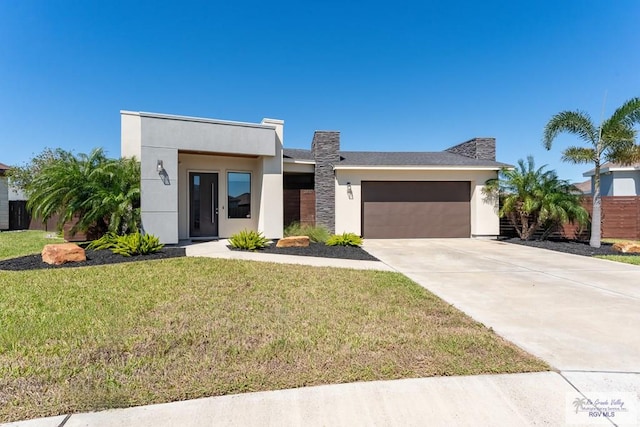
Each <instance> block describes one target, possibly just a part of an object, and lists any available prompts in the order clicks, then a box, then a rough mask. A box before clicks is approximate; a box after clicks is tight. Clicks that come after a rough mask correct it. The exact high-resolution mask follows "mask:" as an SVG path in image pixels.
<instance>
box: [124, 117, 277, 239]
mask: <svg viewBox="0 0 640 427" xmlns="http://www.w3.org/2000/svg"><path fill="white" fill-rule="evenodd" d="M121 121H122V124H121V125H122V129H121V138H122V140H121V152H122V155H123V156H126V157H131V156H135V157H137V158H139V160H140V166H141V186H140V190H141V210H142V225H143V227H144V229H145V231H146V232H148V233H151V234H154V235H156V236H158V237H159V238H160V240H161V241H162V242H163V243H169V244H174V243H178V241H179V239H186V238H188V237H189V226H188V221H189V217H188V215H189V211H188V206H189V203H188V197H189V191H188V182H189V181H188V173H189V171H199V172H217V173H218V174H219V176H218V180H219V183H218V187H219V188H218V195H219V200H218V208H219V227H218V232H219V236H220V237H229V236H230V235H232V234H233V233H236V232H237V231H240V230H242V229H245V228H247V229H258V230H259V231H262V232H263V233H264V234H265V236H266V237H269V238H279V237H282V221H283V219H282V218H283V212H282V210H283V206H282V205H283V202H282V136H283V130H282V128H283V126H284V123H283V122H282V121H279V120H269V119H265V121H264V122H263V124H252V123H239V122H225V121H219V120H209V119H198V118H192V117H180V116H166V115H160V114H151V113H135V112H130V111H123V112H121ZM158 161H162V165H163V172H162V173H159V172H158ZM230 171H233V172H251V193H252V195H251V197H252V200H251V205H252V207H251V211H252V212H251V218H247V219H244V218H243V219H229V218H227V214H226V212H227V206H226V205H227V175H226V174H227V172H230ZM265 176H266V178H265ZM265 200H267V201H268V202H265Z"/></svg>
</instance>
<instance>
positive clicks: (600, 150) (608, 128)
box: [543, 98, 640, 248]
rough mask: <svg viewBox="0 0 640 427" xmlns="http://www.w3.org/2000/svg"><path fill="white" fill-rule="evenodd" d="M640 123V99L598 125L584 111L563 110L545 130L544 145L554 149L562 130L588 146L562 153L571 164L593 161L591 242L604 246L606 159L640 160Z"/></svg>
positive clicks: (594, 244) (563, 158)
mask: <svg viewBox="0 0 640 427" xmlns="http://www.w3.org/2000/svg"><path fill="white" fill-rule="evenodd" d="M638 123H640V98H632V99H630V100H628V101H627V102H625V103H624V104H622V106H620V108H618V109H617V110H616V111H615V112H614V113H613V115H612V116H611V117H609V118H608V119H606V120H605V121H603V122H602V123H600V126H596V125H595V124H594V123H593V121H592V120H591V117H589V115H588V114H587V113H584V112H582V111H562V112H560V113H558V114H556V115H555V116H553V117H552V118H551V120H549V123H547V125H546V126H545V129H544V139H543V144H544V147H545V148H546V149H547V150H550V149H551V144H552V142H553V140H554V139H555V138H556V137H557V136H558V135H559V134H560V133H562V132H568V133H571V134H574V135H577V136H578V138H580V139H581V140H583V141H584V142H586V143H587V147H578V146H572V147H569V148H567V149H566V150H564V151H563V153H562V160H563V161H565V162H570V163H576V164H578V163H593V165H594V166H595V168H594V186H593V213H592V217H591V239H590V241H589V244H590V245H591V246H593V247H594V248H599V247H600V235H601V227H602V224H601V222H602V207H601V199H600V166H601V165H602V163H603V162H613V163H619V164H623V165H629V164H631V163H634V162H636V161H638V160H639V159H640V147H638V146H637V145H636V130H635V129H634V125H635V124H638Z"/></svg>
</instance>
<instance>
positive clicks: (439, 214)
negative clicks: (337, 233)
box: [362, 181, 471, 239]
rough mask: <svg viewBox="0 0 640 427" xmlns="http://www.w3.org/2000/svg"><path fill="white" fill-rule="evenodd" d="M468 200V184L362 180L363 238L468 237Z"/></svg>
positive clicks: (469, 213)
mask: <svg viewBox="0 0 640 427" xmlns="http://www.w3.org/2000/svg"><path fill="white" fill-rule="evenodd" d="M470 197H471V184H470V183H469V182H468V181H466V182H465V181H429V182H425V181H363V182H362V235H363V236H364V237H366V238H370V239H386V238H394V237H395V238H411V237H469V236H470V235H471V209H470Z"/></svg>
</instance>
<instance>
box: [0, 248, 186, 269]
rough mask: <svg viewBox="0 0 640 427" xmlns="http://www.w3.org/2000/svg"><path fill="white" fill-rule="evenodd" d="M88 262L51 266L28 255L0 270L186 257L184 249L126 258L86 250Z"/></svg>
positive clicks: (2, 265)
mask: <svg viewBox="0 0 640 427" xmlns="http://www.w3.org/2000/svg"><path fill="white" fill-rule="evenodd" d="M86 256H87V260H86V261H83V262H68V263H66V264H61V265H51V264H47V263H46V262H42V256H41V255H40V254H37V255H27V256H22V257H18V258H11V259H6V260H3V261H0V270H13V271H20V270H40V269H45V268H47V269H48V268H70V267H88V266H93V265H106V264H118V263H121V262H133V261H147V260H152V259H165V258H177V257H183V256H185V250H184V248H169V247H164V248H162V250H161V251H160V252H156V253H155V254H149V255H138V256H130V257H125V256H122V255H117V254H114V253H113V252H111V251H110V250H101V251H93V250H89V249H87V250H86Z"/></svg>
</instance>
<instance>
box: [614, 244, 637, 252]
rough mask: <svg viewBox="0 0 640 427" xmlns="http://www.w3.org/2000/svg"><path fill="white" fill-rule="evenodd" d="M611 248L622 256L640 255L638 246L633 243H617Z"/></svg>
mask: <svg viewBox="0 0 640 427" xmlns="http://www.w3.org/2000/svg"><path fill="white" fill-rule="evenodd" d="M612 248H613V250H615V251H618V252H622V253H624V254H640V244H638V243H635V242H617V243H614V244H613V246H612Z"/></svg>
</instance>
